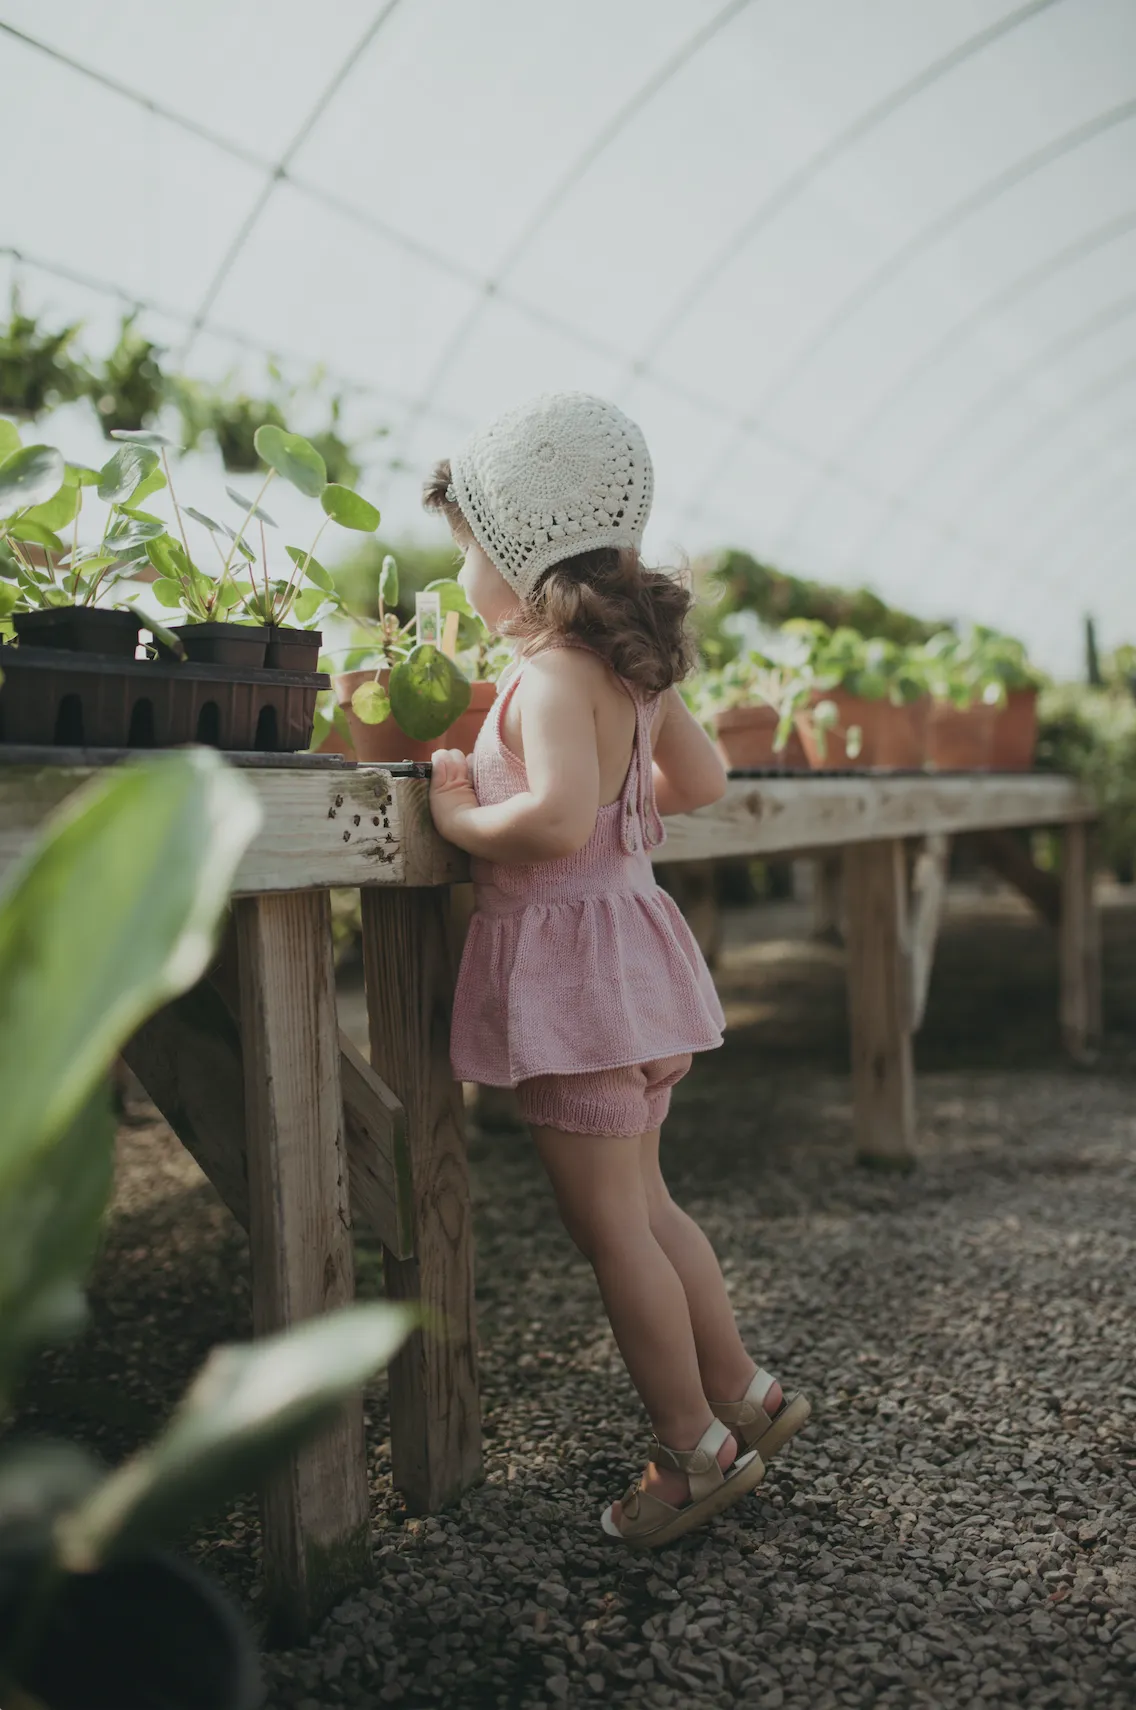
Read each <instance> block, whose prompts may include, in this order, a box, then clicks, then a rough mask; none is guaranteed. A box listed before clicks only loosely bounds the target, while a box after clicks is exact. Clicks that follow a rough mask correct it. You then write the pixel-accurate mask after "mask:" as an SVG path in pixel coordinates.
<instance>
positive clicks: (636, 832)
mask: <svg viewBox="0 0 1136 1710" xmlns="http://www.w3.org/2000/svg"><path fill="white" fill-rule="evenodd" d="M652 482H653V477H652V470H651V461H650V457H649V456H648V453H647V447H646V444H645V443H644V440H643V436H642V434H641V433H640V431H639V429H638V428H637V427H636V425H635V423H634V422H632V421H629V420H628V418H627V417H626V416H625V415H623V414H622V412H621V411H619V410H617V409H616V408H615V407H614V405H612V404H609V403H606V402H604V401H603V400H602V399H600V398H594V397H591V396H590V395H588V394H586V393H580V392H569V393H561V394H556V395H553V396H547V397H541V398H537V399H536V400H534V401H533V402H532V403H530V404H527V405H525V406H523V407H522V408H520V409H516V410H513V411H511V412H509V413H508V414H507V415H504V416H502V417H500V418H499V419H498V420H497V421H495V422H493V423H491V425H490V426H489V427H487V428H484V429H482V431H481V432H480V433H478V434H476V435H475V436H474V437H473V439H471V440H470V441H469V443H468V444H467V445H466V446H465V448H464V450H462V451H461V452H460V453H459V455H458V456H457V457H455V458H454V459H453V461H452V463H441V464H439V465H438V467H437V469H436V470H435V473H434V476H433V479H432V480H431V481H429V482H428V483H427V485H426V489H425V492H424V503H425V505H426V507H427V509H430V510H436V511H440V512H441V513H442V514H443V515H444V516H445V518H446V520H447V521H448V523H449V525H450V528H451V530H452V532H453V535H454V539H455V541H456V542H457V544H458V545H459V546H460V547H461V549H462V551H463V553H464V563H463V566H462V570H461V575H460V578H459V580H460V581H461V584H462V586H463V588H464V589H465V592H466V594H467V595H468V597H469V600H470V603H471V604H472V606H473V607H474V609H475V610H476V611H477V612H478V614H479V615H480V616H481V618H482V619H483V620H484V621H485V623H486V624H487V625H488V627H489V628H490V629H491V630H494V631H496V632H498V633H500V634H503V635H507V636H510V637H513V638H514V639H515V642H516V660H515V663H514V665H513V667H512V668H511V670H510V672H509V673H508V674H507V678H506V680H504V681H503V682H502V685H501V689H500V692H499V694H498V697H497V701H496V705H495V708H494V711H493V713H492V715H491V716H490V718H489V719H488V720H487V721H486V724H485V727H484V729H483V731H482V733H481V736H480V737H479V739H478V742H477V746H476V748H475V749H474V753H473V756H472V764H470V763H469V762H467V760H466V758H465V756H464V755H463V754H461V753H460V752H459V751H457V750H447V751H443V752H441V753H438V754H436V755H435V756H434V769H433V780H432V783H431V789H430V803H431V807H432V810H433V814H434V820H435V823H436V824H437V827H438V830H439V831H440V832H441V834H442V836H443V837H446V838H448V839H449V840H450V841H451V842H452V843H456V844H457V845H458V846H459V847H460V848H462V849H466V850H468V851H469V853H470V855H471V856H472V857H473V878H474V885H475V889H476V898H477V908H476V912H475V913H474V916H473V919H472V922H471V924H470V929H469V934H468V937H467V940H466V948H465V954H464V956H463V959H462V967H461V975H460V978H459V980H458V988H457V994H456V999H455V1005H454V1023H453V1068H454V1073H455V1075H456V1076H457V1077H458V1079H459V1080H465V1081H476V1082H479V1083H480V1084H482V1085H488V1086H510V1087H516V1089H517V1094H518V1098H519V1102H520V1106H521V1111H522V1114H523V1115H524V1117H525V1119H526V1121H527V1122H528V1123H529V1124H530V1125H531V1128H532V1132H533V1137H534V1139H535V1141H536V1145H537V1148H538V1150H539V1152H540V1155H541V1158H542V1159H543V1162H544V1165H545V1168H546V1169H547V1171H548V1174H549V1176H550V1177H551V1180H552V1185H553V1188H554V1190H555V1193H556V1198H557V1203H558V1205H559V1208H560V1213H561V1216H562V1217H563V1219H564V1223H565V1226H566V1228H567V1230H568V1233H569V1234H570V1235H571V1237H572V1239H573V1240H574V1241H575V1242H576V1244H577V1246H578V1247H579V1248H580V1250H581V1251H582V1252H583V1253H584V1254H585V1256H586V1257H587V1258H588V1259H589V1260H590V1262H591V1264H592V1267H593V1269H594V1270H595V1274H596V1280H597V1282H598V1284H599V1288H600V1293H601V1295H602V1297H603V1303H604V1306H605V1308H606V1309H607V1314H608V1317H609V1319H610V1320H611V1327H612V1330H613V1332H614V1335H615V1339H616V1342H617V1343H618V1345H619V1350H620V1353H621V1354H622V1355H623V1358H624V1360H625V1361H626V1363H627V1369H628V1371H629V1373H630V1375H631V1379H632V1382H633V1383H634V1385H635V1387H636V1389H637V1390H638V1391H639V1394H640V1396H641V1397H642V1400H643V1405H644V1406H645V1408H646V1410H647V1413H648V1416H649V1418H650V1421H651V1424H652V1426H653V1428H654V1431H655V1439H654V1441H653V1442H652V1445H651V1451H650V1462H649V1464H648V1466H647V1469H646V1471H645V1473H644V1474H643V1476H642V1478H641V1479H640V1480H639V1481H638V1483H637V1484H635V1485H633V1486H632V1487H631V1488H630V1489H629V1490H628V1491H627V1493H626V1494H625V1496H624V1497H623V1500H622V1502H613V1503H612V1504H611V1505H610V1506H609V1507H608V1508H607V1509H605V1511H604V1513H603V1515H602V1517H601V1519H602V1524H603V1528H604V1531H605V1532H606V1533H608V1534H609V1535H610V1536H611V1537H614V1538H620V1539H622V1540H624V1542H626V1543H628V1544H632V1545H636V1546H645V1547H648V1548H651V1547H654V1546H657V1545H660V1544H665V1543H667V1542H669V1541H670V1540H671V1539H672V1538H677V1537H678V1536H680V1535H681V1534H682V1533H684V1532H688V1531H691V1530H693V1529H694V1528H695V1527H696V1526H699V1525H701V1524H702V1523H703V1522H704V1521H706V1520H707V1519H708V1518H709V1517H710V1516H711V1515H713V1514H717V1513H718V1512H720V1510H722V1509H723V1508H726V1507H728V1506H729V1505H730V1504H731V1503H733V1502H735V1501H737V1500H738V1499H739V1498H740V1497H742V1496H744V1495H745V1494H746V1492H747V1491H750V1490H752V1489H753V1488H754V1486H755V1485H757V1484H758V1483H759V1482H760V1480H761V1479H762V1478H763V1476H764V1473H765V1462H766V1461H768V1459H769V1457H770V1456H771V1455H772V1454H773V1453H774V1452H775V1451H776V1450H777V1449H779V1448H780V1447H781V1446H782V1444H784V1443H785V1442H787V1441H788V1439H789V1438H790V1437H791V1436H792V1435H793V1434H794V1432H796V1431H798V1430H799V1429H800V1427H801V1426H802V1425H803V1424H804V1422H805V1420H806V1419H807V1418H808V1414H809V1406H808V1402H807V1401H806V1400H805V1398H804V1397H803V1396H800V1395H798V1396H794V1397H792V1398H790V1399H785V1398H784V1397H783V1396H782V1393H781V1389H780V1386H779V1385H778V1384H777V1383H776V1382H775V1381H774V1379H773V1378H772V1377H771V1376H770V1374H769V1373H768V1372H765V1371H760V1370H758V1369H757V1367H756V1366H755V1364H754V1362H753V1360H751V1359H750V1357H749V1355H748V1354H747V1353H746V1350H745V1348H744V1347H743V1346H742V1342H741V1338H740V1337H739V1335H738V1331H737V1326H736V1325H735V1323H734V1317H733V1313H732V1312H731V1310H730V1303H729V1300H728V1299H727V1296H726V1289H725V1285H724V1283H723V1281H722V1274H721V1271H720V1270H719V1268H718V1263H717V1260H716V1259H715V1257H714V1254H713V1251H712V1249H711V1247H710V1243H709V1242H708V1241H707V1239H706V1237H705V1235H704V1234H703V1233H702V1231H701V1230H700V1229H699V1228H698V1226H697V1224H695V1223H694V1222H693V1221H692V1220H691V1219H690V1218H689V1217H688V1216H687V1215H686V1213H685V1212H684V1211H681V1210H680V1209H679V1207H678V1206H677V1205H675V1203H674V1201H673V1200H672V1199H671V1197H670V1195H669V1193H668V1192H667V1188H666V1184H665V1182H664V1181H663V1177H662V1174H661V1172H660V1169H659V1128H660V1125H661V1123H662V1122H663V1119H664V1117H665V1116H666V1114H667V1108H668V1105H669V1103H670V1096H671V1088H672V1087H673V1086H674V1084H675V1082H676V1081H678V1080H680V1079H681V1077H682V1076H683V1075H684V1074H685V1073H686V1072H687V1070H688V1069H689V1067H690V1061H691V1052H692V1051H705V1050H708V1049H710V1048H711V1047H713V1046H716V1045H720V1044H721V1042H722V1032H721V1029H722V1026H723V1015H722V1010H721V1007H720V1005H719V1003H718V999H717V995H716V993H715V991H714V987H713V984H712V982H711V979H710V975H709V972H708V971H707V968H706V965H705V963H704V962H703V960H702V957H701V954H700V952H699V950H698V946H697V945H696V944H695V942H694V939H693V938H692V937H691V934H690V932H689V930H688V929H687V926H686V923H685V921H684V920H683V918H682V916H681V914H680V913H679V911H678V909H677V908H676V907H675V905H674V903H673V902H672V900H671V898H670V897H669V896H667V894H666V893H665V892H664V891H661V890H660V889H659V888H658V886H657V885H656V883H655V878H654V873H653V870H652V866H651V859H650V851H651V850H652V849H654V848H656V847H657V846H658V845H659V844H660V843H661V842H662V840H663V835H664V834H663V828H662V824H661V822H660V819H659V815H660V814H668V813H689V812H691V811H692V810H693V809H695V808H699V807H703V806H705V805H706V804H707V803H709V802H714V801H717V800H718V798H719V796H721V794H722V792H723V790H724V789H725V773H724V772H723V769H722V765H721V762H720V761H719V760H718V757H717V755H716V754H715V752H714V749H713V747H712V746H711V744H710V742H709V741H708V739H707V737H706V736H705V734H704V732H703V731H702V729H701V728H700V727H699V725H698V724H697V723H696V722H695V720H694V719H693V718H692V717H691V715H690V713H689V712H688V711H687V709H686V706H685V705H684V703H683V701H682V699H681V698H680V696H679V694H678V692H677V690H676V688H675V684H676V683H677V682H678V681H679V680H680V679H681V678H682V676H683V675H684V673H685V672H686V670H687V669H688V666H689V663H690V659H689V648H688V642H687V638H686V635H685V633H684V624H685V619H686V615H687V611H688V608H689V605H690V596H689V594H688V593H687V591H686V590H685V589H684V588H683V587H682V586H681V585H680V583H679V582H678V581H677V580H675V579H674V578H673V577H671V576H668V575H665V574H662V573H660V572H658V571H653V570H647V569H645V568H644V566H643V564H642V563H641V562H640V558H639V545H640V542H641V540H642V537H643V528H644V525H645V523H646V520H647V514H648V511H649V510H650V506H651V494H652Z"/></svg>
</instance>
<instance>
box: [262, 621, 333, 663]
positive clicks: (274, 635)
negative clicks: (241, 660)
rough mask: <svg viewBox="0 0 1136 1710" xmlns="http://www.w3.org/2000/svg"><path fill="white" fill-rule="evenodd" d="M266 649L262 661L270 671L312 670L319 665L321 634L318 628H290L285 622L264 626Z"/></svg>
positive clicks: (321, 644)
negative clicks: (266, 638)
mask: <svg viewBox="0 0 1136 1710" xmlns="http://www.w3.org/2000/svg"><path fill="white" fill-rule="evenodd" d="M264 633H265V635H266V636H267V637H268V649H267V651H266V653H265V655H264V663H265V664H266V665H267V666H268V668H269V670H271V671H314V670H316V669H317V667H318V665H319V656H320V648H321V647H322V646H323V634H322V632H321V631H320V630H318V629H290V628H288V627H287V626H286V625H285V624H279V623H270V624H266V625H265V627H264Z"/></svg>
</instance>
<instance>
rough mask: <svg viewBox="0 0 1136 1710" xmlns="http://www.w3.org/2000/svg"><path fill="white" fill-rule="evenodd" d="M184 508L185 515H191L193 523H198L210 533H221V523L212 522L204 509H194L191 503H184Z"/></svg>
mask: <svg viewBox="0 0 1136 1710" xmlns="http://www.w3.org/2000/svg"><path fill="white" fill-rule="evenodd" d="M184 509H185V514H186V516H187V517H192V518H193V520H194V522H195V523H200V524H201V526H202V528H207V529H208V530H209V532H210V534H220V533H221V524H220V523H219V522H214V521H213V518H212V517H207V516H206V515H205V512H204V511H198V510H194V508H193V506H192V505H186V506H185V507H184Z"/></svg>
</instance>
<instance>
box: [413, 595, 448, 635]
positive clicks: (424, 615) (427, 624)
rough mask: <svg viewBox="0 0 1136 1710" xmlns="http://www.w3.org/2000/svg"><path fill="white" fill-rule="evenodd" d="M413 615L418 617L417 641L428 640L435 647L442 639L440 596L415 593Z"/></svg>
mask: <svg viewBox="0 0 1136 1710" xmlns="http://www.w3.org/2000/svg"><path fill="white" fill-rule="evenodd" d="M414 615H415V617H416V618H417V619H418V642H419V645H420V646H421V644H422V643H423V642H424V641H429V642H431V643H432V644H433V646H435V647H437V645H438V643H439V641H440V640H441V639H442V596H441V595H440V594H415V596H414Z"/></svg>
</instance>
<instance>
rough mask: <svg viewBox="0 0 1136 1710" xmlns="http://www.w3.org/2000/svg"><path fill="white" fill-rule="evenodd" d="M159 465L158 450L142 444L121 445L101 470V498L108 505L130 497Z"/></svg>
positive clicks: (116, 503)
mask: <svg viewBox="0 0 1136 1710" xmlns="http://www.w3.org/2000/svg"><path fill="white" fill-rule="evenodd" d="M157 466H158V454H157V452H156V451H147V450H146V448H145V447H144V446H142V445H135V444H133V443H132V444H130V445H120V446H119V448H118V450H117V451H115V452H112V453H111V455H110V457H108V458H107V460H106V462H105V463H104V464H103V466H102V468H101V469H100V470H99V498H100V499H105V500H106V502H107V504H108V505H119V504H122V503H123V502H124V501H125V500H127V499H129V498H130V497H131V496H132V495H133V494H134V492H135V491H136V490H137V488H139V487H140V486H141V485H142V483H143V482H144V481H146V480H148V479H149V477H150V476H151V475H152V474H153V472H154V470H155V469H156V468H157Z"/></svg>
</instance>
